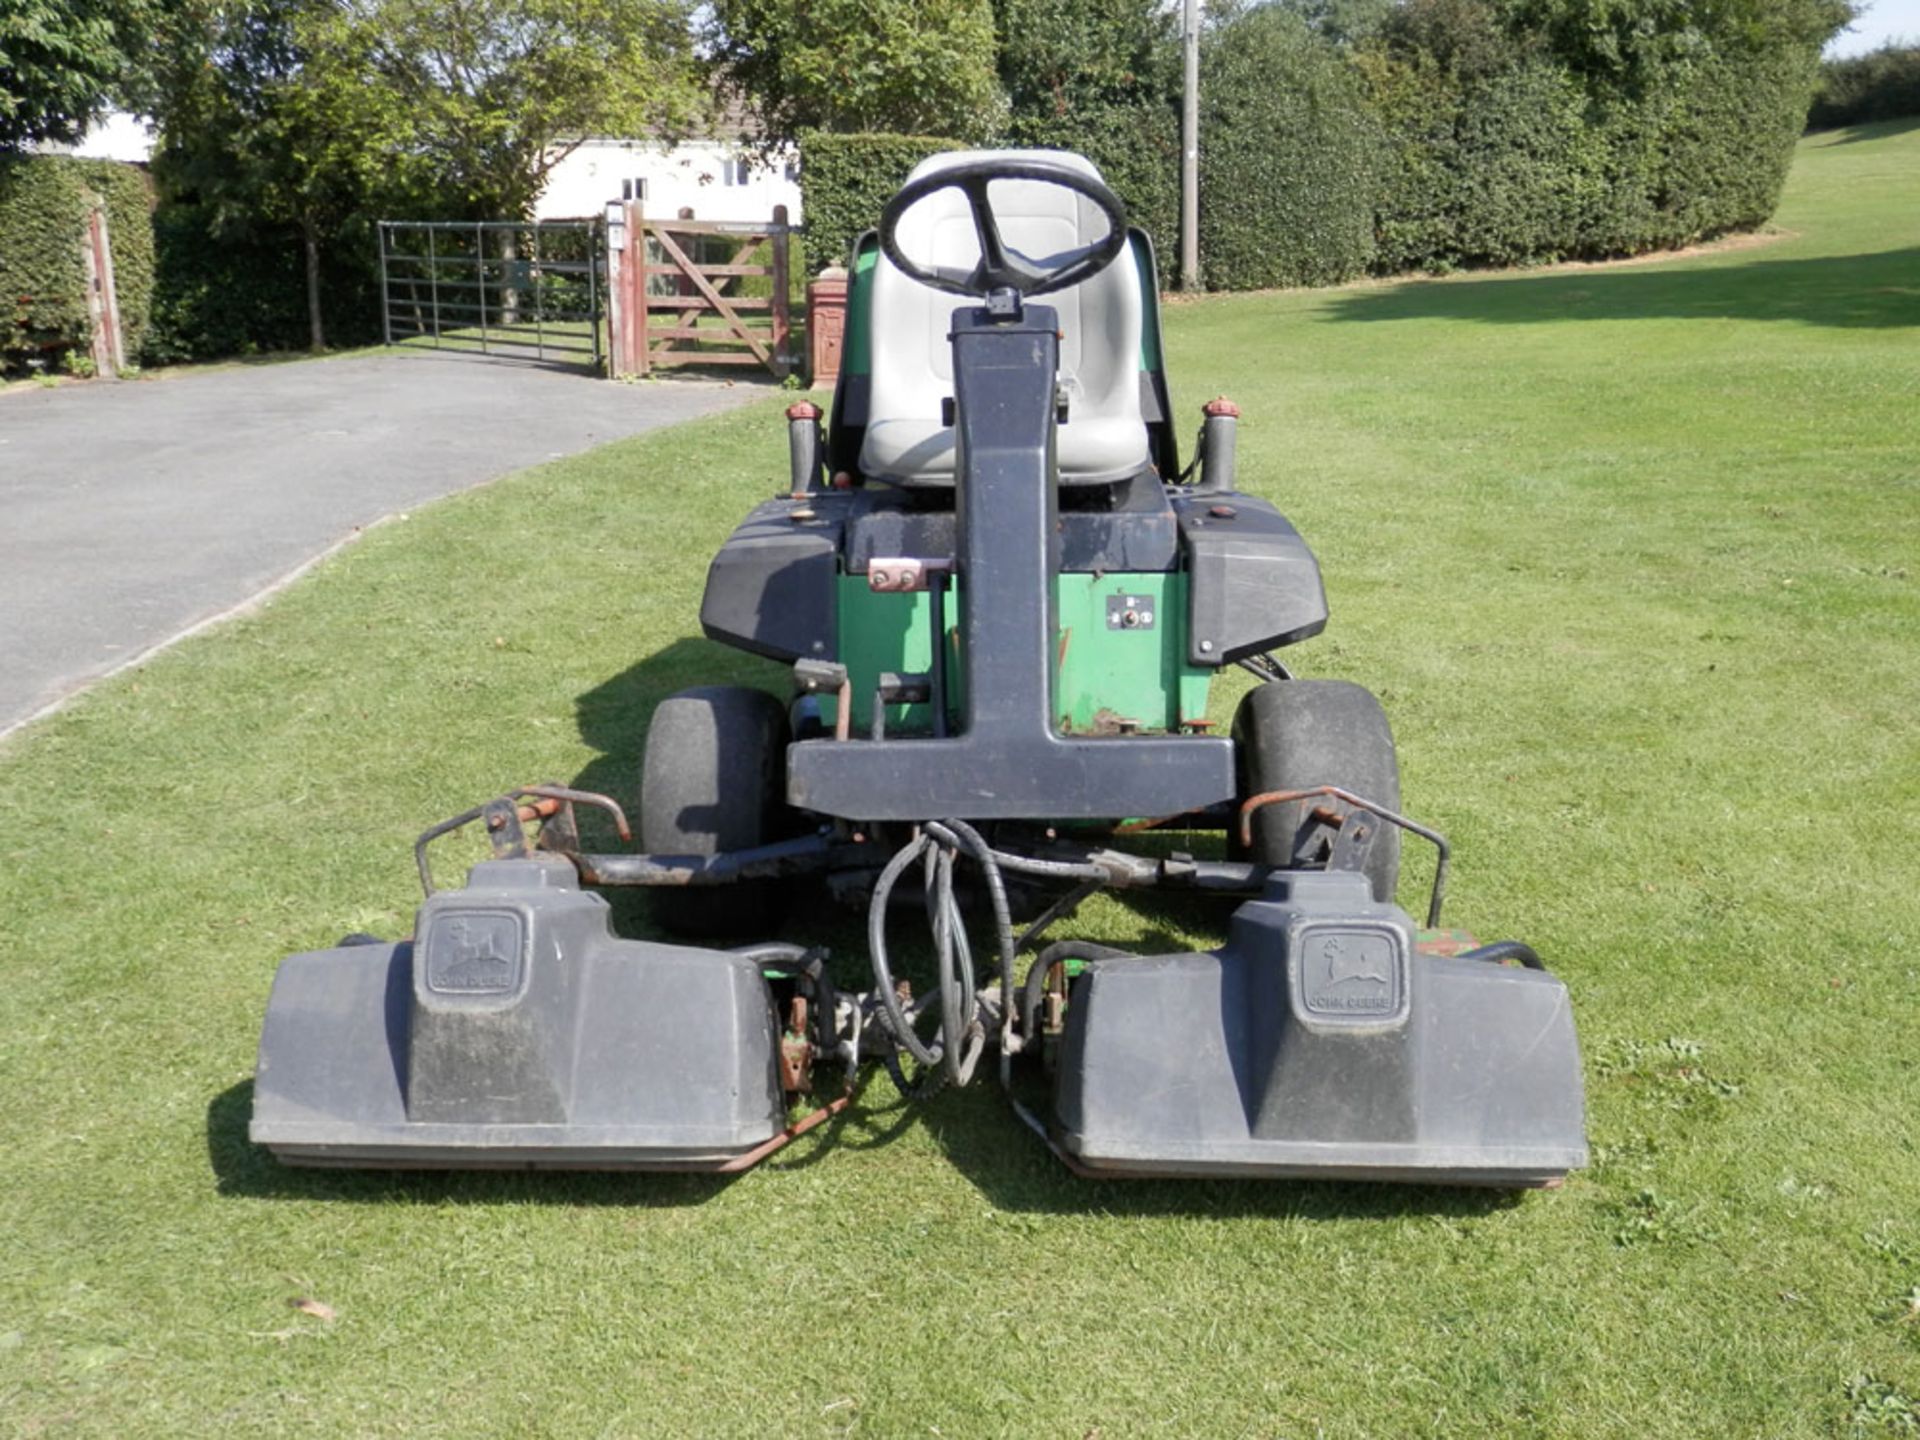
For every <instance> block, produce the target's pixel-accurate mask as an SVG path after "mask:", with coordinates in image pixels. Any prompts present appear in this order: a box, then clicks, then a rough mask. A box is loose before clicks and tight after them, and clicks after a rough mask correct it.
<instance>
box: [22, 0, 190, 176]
mask: <svg viewBox="0 0 1920 1440" xmlns="http://www.w3.org/2000/svg"><path fill="white" fill-rule="evenodd" d="M169 8H170V6H169V5H168V3H166V0H7V3H5V4H4V5H0V151H6V150H12V149H17V148H19V147H20V146H21V145H22V144H24V143H26V142H29V141H35V140H53V141H65V142H71V141H74V140H78V139H79V138H80V136H81V134H82V132H84V131H85V130H86V128H87V123H88V122H89V121H90V120H92V119H93V118H94V117H95V116H97V115H98V114H99V113H100V112H101V111H102V110H103V109H105V108H106V106H107V104H108V103H109V102H110V101H112V100H115V99H121V100H131V99H133V98H135V97H137V96H138V95H139V93H140V91H141V88H142V83H141V82H142V76H143V74H144V72H145V69H146V67H147V64H148V62H149V60H150V58H151V55H152V49H151V44H150V42H151V32H152V30H153V28H154V27H155V25H156V24H158V23H160V22H161V21H162V19H163V18H164V13H165V11H166V10H167V9H169Z"/></svg>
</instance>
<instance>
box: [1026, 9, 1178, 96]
mask: <svg viewBox="0 0 1920 1440" xmlns="http://www.w3.org/2000/svg"><path fill="white" fill-rule="evenodd" d="M993 13H994V24H995V26H996V28H997V30H998V32H999V48H998V68H999V72H1000V83H1001V85H1002V86H1004V87H1005V89H1006V92H1007V100H1008V103H1009V104H1010V105H1011V106H1012V110H1013V114H1014V116H1015V118H1016V120H1019V119H1021V118H1029V119H1042V118H1063V119H1064V118H1066V117H1067V116H1068V115H1069V114H1070V112H1071V111H1073V110H1074V109H1076V108H1077V107H1079V106H1082V105H1092V106H1096V107H1100V108H1102V109H1104V108H1106V107H1111V106H1114V105H1137V104H1146V103H1154V102H1169V103H1170V102H1173V101H1175V100H1177V98H1178V94H1179V85H1180V74H1179V67H1180V59H1179V51H1178V36H1177V34H1176V30H1175V24H1174V12H1173V11H1171V10H1169V9H1168V8H1167V7H1165V6H1164V5H1161V4H1158V3H1156V0H994V6H993Z"/></svg>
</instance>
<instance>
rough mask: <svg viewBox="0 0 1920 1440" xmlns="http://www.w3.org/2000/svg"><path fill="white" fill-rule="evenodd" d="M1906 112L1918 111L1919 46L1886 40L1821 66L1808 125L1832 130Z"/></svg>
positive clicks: (1894, 116) (1919, 111)
mask: <svg viewBox="0 0 1920 1440" xmlns="http://www.w3.org/2000/svg"><path fill="white" fill-rule="evenodd" d="M1909 115H1920V45H1891V44H1889V45H1882V46H1881V47H1880V48H1879V49H1878V50H1874V51H1872V52H1870V53H1868V54H1866V55H1855V56H1853V57H1852V58H1851V59H1847V60H1829V61H1827V62H1826V63H1825V64H1824V65H1822V66H1821V67H1820V86H1819V89H1818V90H1817V91H1816V92H1815V94H1814V97H1813V109H1812V111H1811V112H1810V113H1809V114H1808V115H1807V127H1808V128H1809V129H1812V130H1831V129H1834V128H1836V127H1838V126H1841V125H1868V124H1871V123H1872V122H1874V121H1876V120H1902V119H1905V118H1906V117H1907V116H1909Z"/></svg>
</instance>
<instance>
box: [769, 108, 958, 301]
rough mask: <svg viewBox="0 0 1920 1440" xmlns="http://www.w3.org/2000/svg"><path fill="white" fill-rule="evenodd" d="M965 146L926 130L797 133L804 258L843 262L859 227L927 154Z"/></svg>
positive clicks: (871, 219) (820, 264) (826, 263)
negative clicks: (911, 132) (914, 132)
mask: <svg viewBox="0 0 1920 1440" xmlns="http://www.w3.org/2000/svg"><path fill="white" fill-rule="evenodd" d="M962 148H964V147H963V146H962V144H961V142H960V141H958V140H944V139H939V138H936V137H934V136H930V135H839V134H832V133H829V132H828V131H825V130H809V131H807V132H806V133H805V134H803V135H802V136H801V137H800V203H801V206H802V211H801V213H802V214H804V215H805V216H806V227H807V258H808V260H809V262H810V263H812V264H813V265H816V266H818V267H819V268H820V269H823V270H824V269H825V268H826V267H827V266H829V265H844V264H846V263H847V257H848V255H849V254H850V253H851V252H852V249H853V242H854V240H855V239H856V238H857V237H858V236H859V234H860V232H861V231H863V230H867V229H870V228H872V226H873V223H874V221H875V220H877V219H878V218H879V215H880V211H881V209H882V208H883V207H884V206H885V205H886V203H887V201H889V200H891V199H892V198H893V193H894V191H896V190H898V189H899V188H900V186H901V183H902V182H903V181H905V180H906V178H907V172H909V171H910V170H912V169H913V167H914V166H916V165H918V164H919V163H920V162H921V161H922V160H924V159H926V158H927V156H929V155H937V154H939V153H940V152H941V151H942V150H959V149H962Z"/></svg>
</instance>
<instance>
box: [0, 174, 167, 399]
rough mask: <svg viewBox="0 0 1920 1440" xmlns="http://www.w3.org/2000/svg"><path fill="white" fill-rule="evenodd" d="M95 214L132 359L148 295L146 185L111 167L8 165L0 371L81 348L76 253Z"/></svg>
mask: <svg viewBox="0 0 1920 1440" xmlns="http://www.w3.org/2000/svg"><path fill="white" fill-rule="evenodd" d="M96 206H98V207H103V208H104V209H105V211H106V215H107V235H108V239H109V243H110V244H111V246H112V249H113V268H114V281H115V291H116V295H117V297H118V300H119V306H120V327H121V334H122V337H123V339H124V341H125V346H126V353H127V356H128V358H129V359H132V358H133V357H135V356H137V355H138V354H139V353H140V347H141V345H142V343H143V342H144V340H145V338H146V333H147V324H148V315H149V311H150V308H151V301H152V293H153V226H152V219H151V211H150V207H149V201H148V192H147V182H146V177H145V176H144V175H143V174H142V173H141V172H140V171H139V170H137V169H135V168H134V167H133V166H131V165H121V164H117V163H115V162H113V161H106V160H75V159H72V158H70V157H68V156H63V155H30V156H18V157H10V158H0V317H3V318H4V324H3V325H0V365H17V364H18V363H20V362H21V361H24V360H25V359H27V358H28V357H30V356H34V355H39V354H42V353H45V352H49V351H54V352H57V351H61V350H69V349H74V348H84V347H85V346H86V345H87V344H88V342H89V338H90V330H91V317H90V316H89V313H88V308H87V266H86V260H85V258H84V257H83V254H82V247H83V246H84V245H85V243H86V236H87V221H88V217H89V216H90V215H91V214H92V212H93V210H94V209H95V207H96Z"/></svg>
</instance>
